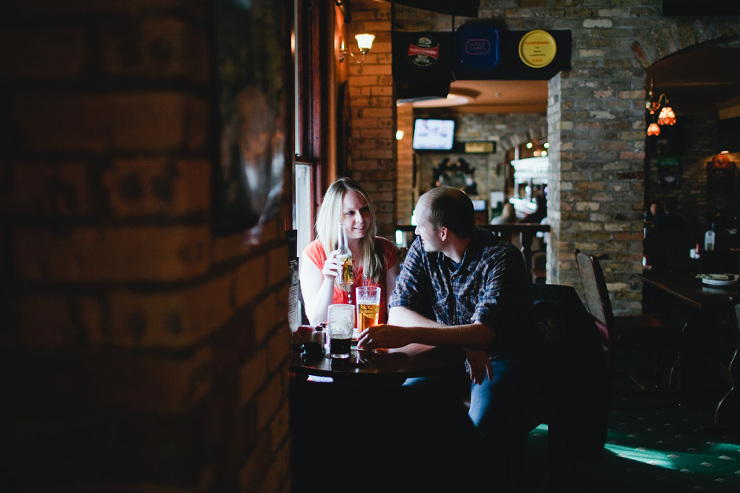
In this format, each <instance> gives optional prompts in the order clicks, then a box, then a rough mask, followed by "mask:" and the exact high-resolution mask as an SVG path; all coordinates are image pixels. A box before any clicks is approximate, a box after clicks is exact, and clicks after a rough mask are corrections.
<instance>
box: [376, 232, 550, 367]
mask: <svg viewBox="0 0 740 493" xmlns="http://www.w3.org/2000/svg"><path fill="white" fill-rule="evenodd" d="M529 282H530V281H529V279H528V273H526V272H525V269H524V258H523V256H522V253H521V252H520V251H519V250H518V249H517V248H516V247H515V246H514V245H512V244H511V243H510V242H508V241H504V240H502V239H501V238H499V237H498V236H496V235H494V234H493V233H491V232H490V231H484V230H477V233H476V235H475V236H474V237H473V238H472V240H471V242H470V244H469V245H468V248H467V249H466V250H465V254H464V256H463V259H462V262H461V263H460V264H459V265H457V266H456V265H455V264H454V263H453V262H452V261H451V260H450V259H449V258H448V257H446V256H445V255H444V254H442V253H438V252H432V253H427V252H425V251H424V249H423V247H422V240H421V238H417V239H416V240H415V241H414V243H413V244H412V245H411V247H410V248H409V251H408V253H407V255H406V258H405V259H404V262H403V267H402V269H401V273H400V274H399V276H398V279H397V280H396V289H395V290H394V291H393V295H392V296H391V299H390V303H389V306H390V307H394V306H403V307H406V308H409V309H411V310H413V311H415V312H417V313H420V314H422V315H424V316H426V317H427V318H430V319H432V320H436V321H437V322H439V323H442V324H445V325H465V324H470V323H474V322H480V323H483V324H485V325H487V326H488V327H490V328H491V329H492V330H493V331H495V332H496V337H495V338H494V341H493V343H492V344H491V347H490V348H489V353H490V354H491V355H492V356H512V355H523V354H526V353H528V352H529V349H531V347H530V344H531V342H532V341H533V340H534V339H533V338H534V337H535V332H534V331H535V326H534V308H533V305H532V299H531V296H530V290H529Z"/></svg>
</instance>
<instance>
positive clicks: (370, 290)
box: [355, 286, 380, 333]
mask: <svg viewBox="0 0 740 493" xmlns="http://www.w3.org/2000/svg"><path fill="white" fill-rule="evenodd" d="M355 298H356V299H357V331H358V333H359V332H362V331H363V330H365V329H367V328H368V327H371V326H373V325H378V316H379V315H380V286H360V287H358V288H357V289H356V290H355Z"/></svg>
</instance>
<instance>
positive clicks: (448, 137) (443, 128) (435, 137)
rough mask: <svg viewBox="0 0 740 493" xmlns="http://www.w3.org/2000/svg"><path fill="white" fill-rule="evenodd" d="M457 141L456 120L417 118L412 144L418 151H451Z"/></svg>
mask: <svg viewBox="0 0 740 493" xmlns="http://www.w3.org/2000/svg"><path fill="white" fill-rule="evenodd" d="M454 141H455V120H444V119H435V118H417V119H416V120H415V121H414V140H413V142H412V143H411V146H412V147H413V148H414V149H415V150H418V151H449V150H451V149H452V144H453V143H454Z"/></svg>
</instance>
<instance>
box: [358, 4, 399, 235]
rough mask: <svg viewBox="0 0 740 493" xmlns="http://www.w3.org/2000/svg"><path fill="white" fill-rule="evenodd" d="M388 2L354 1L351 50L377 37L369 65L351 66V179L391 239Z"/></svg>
mask: <svg viewBox="0 0 740 493" xmlns="http://www.w3.org/2000/svg"><path fill="white" fill-rule="evenodd" d="M390 5H391V4H390V3H388V2H382V3H381V2H374V1H369V0H362V1H358V2H352V22H350V23H349V24H347V28H348V36H347V37H348V39H349V40H351V41H350V42H349V43H348V45H349V46H350V49H352V50H353V51H356V50H357V45H356V44H355V43H354V36H355V34H358V33H363V32H368V33H372V34H375V42H374V43H373V49H372V50H371V51H370V53H369V54H368V55H367V57H366V58H365V62H364V63H363V64H361V65H357V64H355V63H354V62H352V61H350V62H349V63H350V71H349V89H350V101H351V106H352V177H353V178H354V179H356V180H357V181H359V182H360V183H361V184H362V185H363V187H365V188H366V189H367V191H368V193H370V196H371V197H372V199H373V202H374V203H375V209H376V213H377V217H378V229H379V233H380V234H381V235H382V236H386V237H388V238H391V239H392V238H393V234H394V231H395V225H396V177H397V173H396V138H395V135H396V123H395V117H396V105H395V100H394V97H393V74H392V67H391V7H390Z"/></svg>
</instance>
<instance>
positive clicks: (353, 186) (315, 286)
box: [300, 178, 400, 325]
mask: <svg viewBox="0 0 740 493" xmlns="http://www.w3.org/2000/svg"><path fill="white" fill-rule="evenodd" d="M339 223H342V224H344V228H345V230H346V232H347V240H348V243H349V249H350V251H351V252H352V260H353V263H352V270H353V273H354V286H352V293H354V290H355V288H356V287H357V286H380V288H381V296H382V298H381V299H382V302H381V304H380V317H379V319H378V322H379V323H385V322H386V321H387V319H388V300H389V299H390V296H391V293H392V292H393V289H394V288H395V287H396V276H398V273H399V271H400V266H399V264H398V250H397V249H396V246H395V245H394V244H393V243H392V242H390V241H389V240H387V239H385V238H383V237H379V236H377V224H376V220H375V211H374V210H373V205H372V201H371V200H370V196H369V195H368V194H367V192H366V191H365V190H364V189H363V188H362V187H361V186H360V184H359V183H357V182H356V181H354V180H352V179H350V178H338V179H337V180H336V181H335V182H334V183H332V184H331V186H329V189H328V190H327V191H326V194H325V195H324V200H323V201H322V202H321V207H320V208H319V213H318V216H317V218H316V239H315V240H314V241H313V242H311V243H310V244H309V245H308V246H307V247H306V248H305V250H303V254H302V255H301V262H300V282H301V292H302V293H303V302H304V305H305V311H306V316H307V317H308V320H309V322H310V323H311V324H312V325H316V324H319V323H322V322H326V311H327V308H328V307H329V305H331V304H332V303H349V295H348V293H347V292H346V291H343V290H342V289H340V288H339V286H338V285H337V284H336V283H335V282H334V281H335V279H336V277H337V275H339V274H340V273H341V269H342V262H341V261H340V260H339V259H337V258H336V257H337V240H338V229H339ZM352 298H353V299H354V296H353V297H352Z"/></svg>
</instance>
